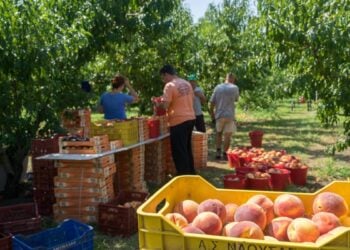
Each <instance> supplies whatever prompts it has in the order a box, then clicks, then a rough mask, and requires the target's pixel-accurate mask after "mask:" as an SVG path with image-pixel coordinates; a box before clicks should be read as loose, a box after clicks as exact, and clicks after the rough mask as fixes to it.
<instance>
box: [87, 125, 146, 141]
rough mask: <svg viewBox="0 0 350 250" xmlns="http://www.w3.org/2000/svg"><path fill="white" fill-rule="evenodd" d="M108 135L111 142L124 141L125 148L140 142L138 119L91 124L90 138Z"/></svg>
mask: <svg viewBox="0 0 350 250" xmlns="http://www.w3.org/2000/svg"><path fill="white" fill-rule="evenodd" d="M97 135H108V138H109V140H110V141H113V140H122V142H123V145H124V146H129V145H132V144H136V143H138V141H139V124H138V121H137V120H136V119H130V120H124V121H105V120H104V121H97V122H94V123H91V128H90V137H91V136H97Z"/></svg>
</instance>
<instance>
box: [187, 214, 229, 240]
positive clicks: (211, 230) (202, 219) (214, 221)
mask: <svg viewBox="0 0 350 250" xmlns="http://www.w3.org/2000/svg"><path fill="white" fill-rule="evenodd" d="M192 225H193V226H194V227H196V228H198V229H200V230H202V231H203V232H204V233H205V234H211V235H220V234H221V230H222V221H221V219H220V217H219V216H218V215H217V214H216V213H214V212H207V211H205V212H201V213H199V214H198V215H197V216H196V218H194V220H193V222H192Z"/></svg>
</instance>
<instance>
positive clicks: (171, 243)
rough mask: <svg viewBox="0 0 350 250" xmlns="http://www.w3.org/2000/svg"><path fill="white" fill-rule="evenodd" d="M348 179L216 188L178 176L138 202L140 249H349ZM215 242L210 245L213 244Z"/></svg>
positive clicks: (206, 183)
mask: <svg viewBox="0 0 350 250" xmlns="http://www.w3.org/2000/svg"><path fill="white" fill-rule="evenodd" d="M349 188H350V182H346V181H336V182H332V183H331V184H329V185H328V186H326V187H324V188H322V189H321V190H319V191H317V192H315V193H287V192H271V191H251V190H228V189H218V188H215V187H214V186H212V184H210V183H209V182H207V181H206V180H204V179H203V178H202V177H200V176H182V177H176V178H174V179H173V180H172V181H170V182H169V183H167V184H166V185H165V186H164V187H162V189H161V190H159V191H157V192H156V193H155V194H154V195H152V196H151V197H150V198H149V199H148V200H147V201H146V202H145V203H144V204H142V205H141V207H139V209H138V211H137V213H138V215H139V240H140V241H139V244H140V247H141V249H214V248H215V247H216V248H215V249H239V250H250V249H274V250H286V249H288V250H305V249H314V250H316V249H318V250H330V249H332V250H341V249H342V250H345V249H350V241H349V237H350V227H349V226H350V223H349V221H350V217H349V207H348V206H349V203H350V196H349V195H348V191H347V190H348V189H349ZM213 244H214V245H215V247H214V245H213Z"/></svg>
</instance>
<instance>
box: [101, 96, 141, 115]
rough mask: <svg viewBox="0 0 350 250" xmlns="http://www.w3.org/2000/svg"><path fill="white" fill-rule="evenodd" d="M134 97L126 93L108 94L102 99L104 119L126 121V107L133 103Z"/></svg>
mask: <svg viewBox="0 0 350 250" xmlns="http://www.w3.org/2000/svg"><path fill="white" fill-rule="evenodd" d="M133 100H134V97H132V96H130V95H127V94H124V93H111V92H106V93H104V94H103V95H102V96H101V98H100V104H101V106H102V107H103V112H104V118H105V119H107V120H113V119H120V120H125V119H126V113H125V106H126V104H130V103H132V102H133Z"/></svg>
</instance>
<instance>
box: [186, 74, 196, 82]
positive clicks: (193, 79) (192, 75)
mask: <svg viewBox="0 0 350 250" xmlns="http://www.w3.org/2000/svg"><path fill="white" fill-rule="evenodd" d="M187 80H189V81H195V80H197V76H196V74H190V75H188V76H187Z"/></svg>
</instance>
